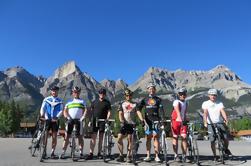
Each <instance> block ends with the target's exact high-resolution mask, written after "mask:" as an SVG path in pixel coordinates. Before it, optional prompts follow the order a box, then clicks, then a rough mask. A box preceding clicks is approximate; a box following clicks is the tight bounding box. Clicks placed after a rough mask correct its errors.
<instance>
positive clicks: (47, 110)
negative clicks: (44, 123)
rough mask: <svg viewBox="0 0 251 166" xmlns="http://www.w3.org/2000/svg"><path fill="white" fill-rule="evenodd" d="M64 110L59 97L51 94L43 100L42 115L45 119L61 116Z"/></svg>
mask: <svg viewBox="0 0 251 166" xmlns="http://www.w3.org/2000/svg"><path fill="white" fill-rule="evenodd" d="M62 111H63V102H62V100H61V99H60V98H58V97H53V96H49V97H46V98H45V99H44V100H43V103H42V106H41V109H40V115H41V116H44V117H45V119H56V118H59V117H60V116H61V114H62Z"/></svg>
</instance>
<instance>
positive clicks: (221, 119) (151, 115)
mask: <svg viewBox="0 0 251 166" xmlns="http://www.w3.org/2000/svg"><path fill="white" fill-rule="evenodd" d="M146 89H147V91H148V95H147V96H146V97H145V98H143V99H142V100H141V101H140V102H135V101H133V92H132V91H131V90H130V89H125V91H124V101H122V102H120V103H119V105H118V110H117V111H118V115H119V121H120V131H119V134H118V138H117V146H118V149H119V157H118V158H117V161H118V162H124V161H125V158H124V154H123V149H124V148H123V147H124V146H123V139H124V138H127V140H128V146H127V154H126V161H127V162H131V161H132V133H133V128H134V127H135V125H136V122H137V121H139V122H140V124H141V125H142V126H143V127H144V130H145V138H146V157H145V158H144V161H145V162H150V161H151V160H152V159H151V147H152V146H151V145H152V144H151V141H152V140H153V145H154V154H155V158H154V160H155V161H156V162H161V159H160V157H159V151H160V150H159V147H160V145H159V132H160V131H159V127H158V126H157V125H156V123H154V122H155V121H161V120H166V119H165V118H166V117H165V110H164V107H163V105H162V100H161V98H160V97H158V96H157V95H156V92H157V91H156V85H155V84H154V83H150V84H149V85H147V87H146ZM58 91H59V87H57V86H53V87H52V88H51V89H50V93H51V95H50V96H49V97H46V98H45V99H44V100H43V103H42V106H41V110H40V116H41V117H44V118H45V120H46V129H47V130H48V131H49V130H52V149H51V154H50V156H51V158H58V157H60V158H61V159H64V158H65V153H66V150H67V146H68V144H69V138H70V136H71V133H72V130H73V125H76V126H77V136H78V140H79V154H80V157H81V158H82V157H84V156H83V148H84V140H83V124H82V123H83V120H84V119H85V118H86V117H87V115H88V116H89V117H91V118H90V119H91V120H90V122H89V123H88V126H89V127H92V134H91V139H90V153H89V154H88V155H87V157H85V159H86V160H92V159H93V157H94V148H95V145H96V138H97V133H98V140H99V142H98V152H97V157H98V158H102V155H101V152H102V140H103V135H104V130H105V123H106V122H107V121H108V120H109V119H110V118H111V103H110V102H109V101H108V99H107V98H106V89H104V88H101V89H100V90H99V91H98V94H99V97H98V99H97V100H96V101H94V102H92V103H91V106H90V110H88V111H87V105H86V102H85V101H84V100H83V99H81V98H80V92H81V89H80V88H79V87H73V89H72V97H73V98H72V99H71V100H69V101H68V102H67V103H66V104H65V106H63V102H62V99H60V98H59V97H58ZM217 95H218V93H217V90H216V89H210V90H209V91H208V97H209V100H207V101H205V102H203V104H202V109H203V111H204V116H203V123H204V126H205V127H207V128H208V133H209V138H210V141H211V149H212V152H213V156H214V161H216V160H217V157H216V149H215V141H216V138H215V136H214V134H213V131H214V129H213V125H212V124H216V125H219V127H220V128H221V129H222V130H221V131H222V132H223V135H224V143H225V147H226V149H225V153H226V154H228V155H231V152H230V150H229V149H228V144H229V142H228V130H227V127H226V125H227V123H228V119H227V115H226V112H225V111H224V106H223V103H222V102H219V101H218V100H217ZM186 98H187V90H186V88H184V87H182V88H179V89H178V92H177V99H176V100H174V101H173V110H172V113H171V131H172V146H173V152H174V161H182V162H190V160H189V159H188V157H187V132H188V131H187V130H188V129H187V124H186V123H187V122H188V120H189V118H188V116H187V113H188V111H189V110H188V107H189V105H188V102H187V100H186ZM143 110H144V111H143ZM87 112H88V113H87ZM62 115H63V117H64V118H65V119H66V127H65V136H64V142H63V146H62V153H61V155H60V156H56V155H55V148H56V145H57V132H58V129H59V123H58V119H59V118H60V117H61V116H62ZM98 119H105V121H98ZM179 137H180V138H181V150H182V155H181V158H180V156H179V155H178V140H179V139H178V138H179Z"/></svg>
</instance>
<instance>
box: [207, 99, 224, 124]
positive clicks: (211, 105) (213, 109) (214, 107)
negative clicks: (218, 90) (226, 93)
mask: <svg viewBox="0 0 251 166" xmlns="http://www.w3.org/2000/svg"><path fill="white" fill-rule="evenodd" d="M223 108H224V106H223V104H222V103H221V102H212V101H211V100H208V101H205V102H203V104H202V109H203V110H207V111H208V116H210V118H211V120H212V122H213V123H223V120H222V118H221V113H220V110H221V109H223ZM207 123H208V124H211V123H210V121H209V119H208V118H207Z"/></svg>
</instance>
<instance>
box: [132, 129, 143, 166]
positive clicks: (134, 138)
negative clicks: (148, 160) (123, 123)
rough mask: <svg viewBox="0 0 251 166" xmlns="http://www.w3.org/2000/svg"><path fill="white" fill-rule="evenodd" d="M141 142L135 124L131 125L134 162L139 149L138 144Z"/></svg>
mask: <svg viewBox="0 0 251 166" xmlns="http://www.w3.org/2000/svg"><path fill="white" fill-rule="evenodd" d="M140 143H141V141H140V138H139V131H138V129H137V127H136V125H135V126H133V133H132V162H133V163H134V164H135V163H136V159H137V154H138V149H139V144H140Z"/></svg>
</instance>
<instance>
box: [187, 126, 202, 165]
mask: <svg viewBox="0 0 251 166" xmlns="http://www.w3.org/2000/svg"><path fill="white" fill-rule="evenodd" d="M194 125H195V123H194V122H188V123H187V126H188V130H187V148H188V153H189V157H190V158H191V159H192V160H193V161H194V162H195V163H196V164H197V165H200V161H199V149H198V144H197V139H196V138H195V135H196V134H198V132H195V131H194V128H195V126H194Z"/></svg>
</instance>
